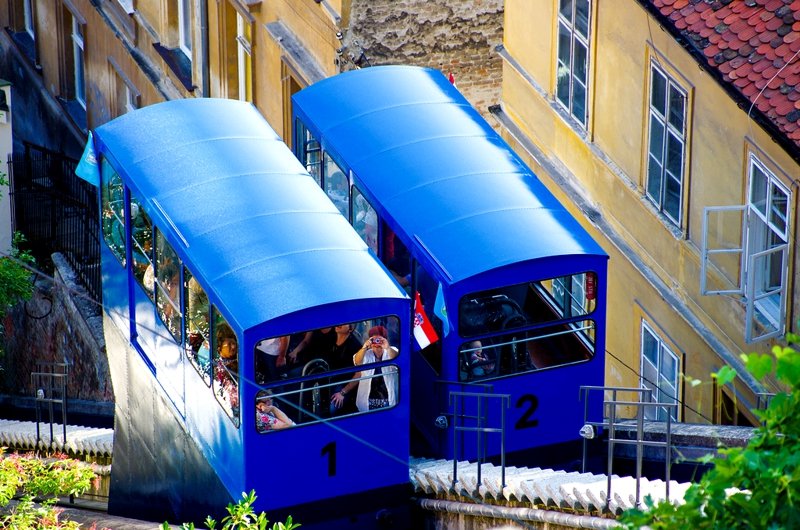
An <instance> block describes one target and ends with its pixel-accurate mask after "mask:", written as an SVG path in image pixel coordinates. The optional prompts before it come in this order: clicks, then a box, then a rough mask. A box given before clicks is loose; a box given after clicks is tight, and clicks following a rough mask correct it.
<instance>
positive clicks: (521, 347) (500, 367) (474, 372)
mask: <svg viewBox="0 0 800 530" xmlns="http://www.w3.org/2000/svg"><path fill="white" fill-rule="evenodd" d="M588 336H594V322H593V321H591V320H585V321H582V322H575V323H572V324H564V325H558V326H547V327H544V328H539V329H535V330H524V331H523V330H519V331H516V332H507V333H504V334H496V335H493V336H489V337H482V338H481V339H480V340H473V341H467V342H465V343H464V344H462V345H461V348H460V350H459V351H460V353H459V359H458V364H459V380H460V381H474V380H480V379H487V378H491V377H502V376H507V375H514V374H518V373H525V372H531V371H535V370H541V369H544V368H553V367H557V366H564V365H568V364H573V363H578V362H583V361H587V360H589V359H591V358H592V355H593V349H592V344H591V343H589V342H588V341H587V337H588Z"/></svg>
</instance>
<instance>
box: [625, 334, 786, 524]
mask: <svg viewBox="0 0 800 530" xmlns="http://www.w3.org/2000/svg"><path fill="white" fill-rule="evenodd" d="M799 339H800V337H798V336H797V335H794V334H788V335H787V337H786V340H787V343H788V344H789V346H785V347H781V346H775V347H774V348H773V350H772V355H764V354H757V353H754V354H750V355H743V356H742V358H743V360H744V362H745V367H746V369H747V371H748V372H750V373H751V374H753V376H754V377H756V378H757V379H761V380H763V379H764V378H765V377H766V376H767V375H769V374H772V373H774V374H775V377H776V378H777V379H778V381H779V382H780V383H782V384H783V385H784V386H785V388H786V391H785V392H781V393H779V394H777V395H776V396H774V397H773V398H772V400H771V401H770V404H769V406H768V407H767V409H766V410H763V411H754V413H755V414H756V415H757V416H758V418H759V419H760V420H761V422H762V424H761V426H760V427H758V428H757V429H756V432H755V435H754V437H753V438H752V439H751V440H750V442H749V443H748V444H747V446H745V447H737V448H731V449H723V450H721V451H720V453H721V456H719V457H715V458H710V459H708V460H709V461H710V462H711V463H712V464H713V467H712V468H711V469H710V470H709V471H708V472H707V473H706V474H705V475H703V477H702V478H701V479H700V481H699V482H698V483H696V484H693V485H692V486H690V488H689V490H688V491H687V493H686V495H685V497H684V499H685V503H683V504H679V505H674V504H672V503H670V502H667V501H663V502H660V503H658V504H656V503H654V502H653V501H652V499H650V498H646V499H645V509H644V510H639V509H632V510H628V511H627V512H625V513H624V514H623V515H622V517H621V518H620V523H621V524H622V526H623V527H625V528H640V527H642V526H648V527H650V528H651V529H653V530H658V529H668V528H670V529H671V528H681V527H683V528H691V529H693V530H695V529H707V528H708V529H723V528H724V529H737V528H741V529H745V528H746V529H754V528H755V529H758V528H765V529H766V528H770V529H771V528H800V505H798V504H797V503H798V500H799V499H800V414H798V411H800V352H798V351H797V350H796V348H794V347H792V346H793V345H796V344H797V343H798V342H799ZM734 375H735V372H734V371H733V370H732V369H730V368H726V369H725V370H724V371H722V370H720V372H718V373H717V374H715V376H716V377H717V380H718V382H719V383H720V384H727V383H729V382H730V381H731V380H732V379H733V376H734Z"/></svg>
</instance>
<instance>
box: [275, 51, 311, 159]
mask: <svg viewBox="0 0 800 530" xmlns="http://www.w3.org/2000/svg"><path fill="white" fill-rule="evenodd" d="M281 80H282V81H283V83H282V87H281V90H282V91H283V131H284V134H283V136H284V138H285V139H286V140H287V141H291V140H293V139H294V138H293V136H292V133H291V131H292V115H293V109H292V96H293V95H294V94H296V93H297V92H299V91H300V90H302V89H303V87H304V86H305V84H304V83H302V82H301V77H300V75H299V74H298V73H297V72H296V71H295V70H294V68H292V67H290V66H289V65H288V64H287V63H286V62H285V61H282V62H281ZM289 147H293V146H292V145H290V146H289ZM311 174H312V175H313V174H314V173H311Z"/></svg>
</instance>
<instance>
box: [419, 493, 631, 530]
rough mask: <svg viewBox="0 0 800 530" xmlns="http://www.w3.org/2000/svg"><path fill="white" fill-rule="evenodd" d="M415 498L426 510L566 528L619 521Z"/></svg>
mask: <svg viewBox="0 0 800 530" xmlns="http://www.w3.org/2000/svg"><path fill="white" fill-rule="evenodd" d="M415 501H416V503H417V505H418V506H419V507H420V508H422V509H423V510H427V511H429V512H440V513H441V512H443V513H451V514H456V515H466V516H470V517H486V518H491V519H505V520H509V521H515V522H524V521H531V522H537V523H545V524H548V525H558V526H560V527H566V528H595V529H602V530H605V529H611V528H617V527H618V526H619V523H618V522H617V521H616V520H615V519H608V518H604V517H592V516H591V515H576V514H571V513H564V512H553V511H550V510H540V509H538V508H512V507H510V506H497V505H494V504H474V503H469V502H458V501H447V500H443V499H415Z"/></svg>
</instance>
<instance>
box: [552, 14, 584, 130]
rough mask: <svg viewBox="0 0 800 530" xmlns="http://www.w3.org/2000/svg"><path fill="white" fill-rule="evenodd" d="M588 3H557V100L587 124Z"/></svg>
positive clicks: (579, 120) (581, 121) (576, 117)
mask: <svg viewBox="0 0 800 530" xmlns="http://www.w3.org/2000/svg"><path fill="white" fill-rule="evenodd" d="M590 13H591V4H590V1H589V0H559V9H558V58H557V65H556V66H557V70H556V100H557V101H558V102H559V103H561V104H562V105H563V106H564V107H565V108H566V109H567V111H568V112H569V113H570V115H572V117H574V118H575V119H576V120H578V122H579V123H580V124H581V125H582V126H583V127H586V124H587V121H588V113H589V110H588V84H589V26H590V24H589V22H590V21H589V17H590Z"/></svg>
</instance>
